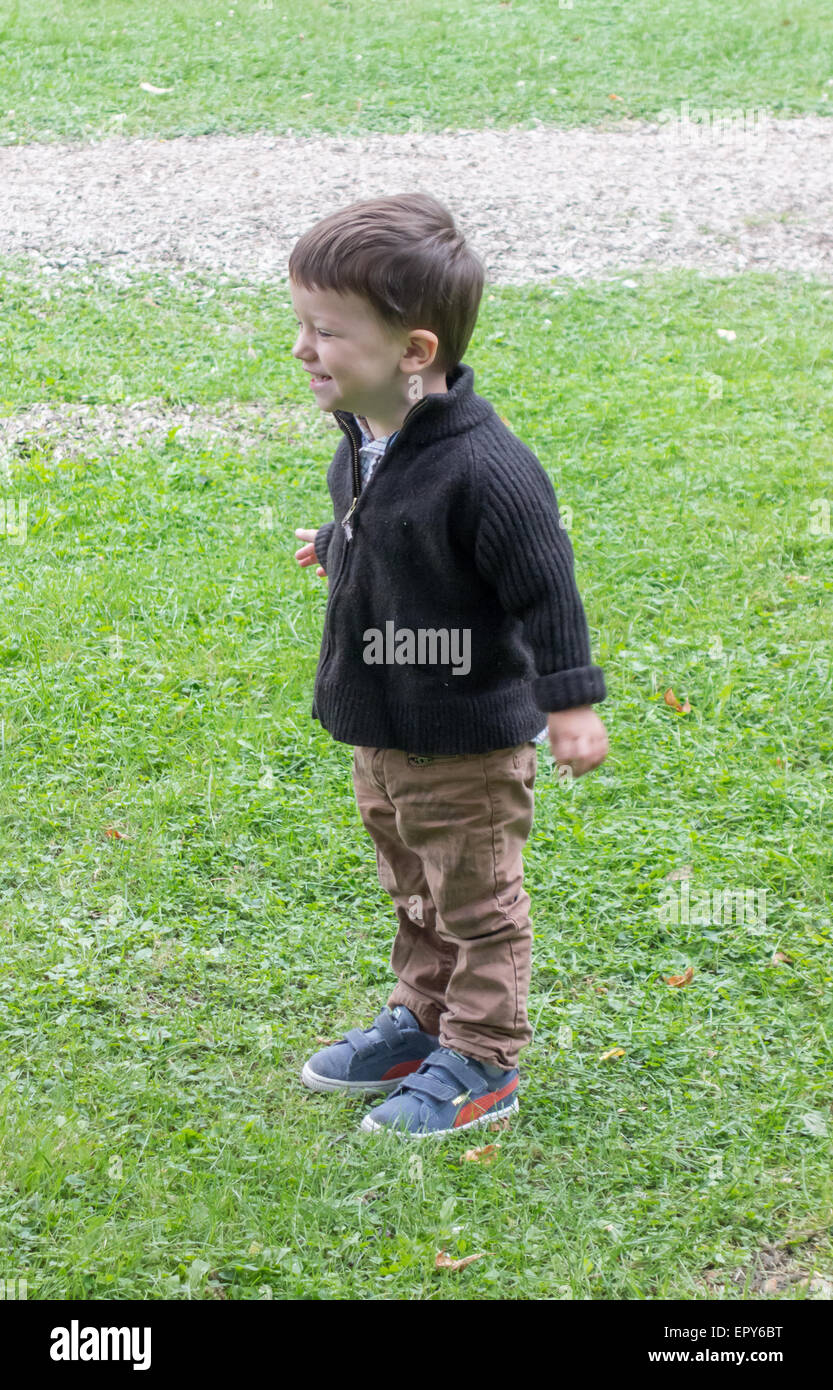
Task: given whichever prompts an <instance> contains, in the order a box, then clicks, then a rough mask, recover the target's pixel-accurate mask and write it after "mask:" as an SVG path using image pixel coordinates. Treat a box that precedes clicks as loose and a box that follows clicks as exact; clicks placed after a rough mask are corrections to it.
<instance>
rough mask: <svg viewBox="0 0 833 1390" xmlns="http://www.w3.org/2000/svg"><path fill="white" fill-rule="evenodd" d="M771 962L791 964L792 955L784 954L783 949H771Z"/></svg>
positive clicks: (774, 963)
mask: <svg viewBox="0 0 833 1390" xmlns="http://www.w3.org/2000/svg"><path fill="white" fill-rule="evenodd" d="M772 964H773V965H792V956H788V955H786V954H785V952H784V951H773V953H772Z"/></svg>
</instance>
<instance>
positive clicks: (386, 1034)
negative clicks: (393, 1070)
mask: <svg viewBox="0 0 833 1390" xmlns="http://www.w3.org/2000/svg"><path fill="white" fill-rule="evenodd" d="M373 1027H374V1028H378V1029H379V1032H380V1033H381V1034H382V1037H383V1038H384V1040H385V1042H386V1043H387V1045H388V1047H390V1048H394V1047H401V1046H402V1035H401V1033H400V1032H399V1029H398V1028H397V1026H396V1023H395V1021H394V1019H393V1018H392V1016H391V1015H390V1014H389V1013H388V1011H387V1009H383V1010H382V1012H381V1013H380V1014H377V1015H376V1017H375V1018H374V1020H373Z"/></svg>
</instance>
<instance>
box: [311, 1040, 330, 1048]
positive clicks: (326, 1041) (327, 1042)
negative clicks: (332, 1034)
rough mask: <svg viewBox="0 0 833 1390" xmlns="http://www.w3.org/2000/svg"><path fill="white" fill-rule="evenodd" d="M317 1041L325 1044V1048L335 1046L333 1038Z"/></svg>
mask: <svg viewBox="0 0 833 1390" xmlns="http://www.w3.org/2000/svg"><path fill="white" fill-rule="evenodd" d="M315 1041H316V1042H320V1043H323V1044H324V1046H325V1047H332V1045H333V1040H332V1038H316V1039H315Z"/></svg>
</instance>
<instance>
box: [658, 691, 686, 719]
mask: <svg viewBox="0 0 833 1390" xmlns="http://www.w3.org/2000/svg"><path fill="white" fill-rule="evenodd" d="M664 699H665V703H666V704H667V705H670V706H671V708H672V709H675V710H677V712H678V713H679V714H688V713H689V711H690V710H691V705H690V704H689V703H688V698H686V702H685V704H684V705H681V704H680V702H679V700H678V699H677V697H676V695H675V694H674V691H673V690H666V692H665V696H664Z"/></svg>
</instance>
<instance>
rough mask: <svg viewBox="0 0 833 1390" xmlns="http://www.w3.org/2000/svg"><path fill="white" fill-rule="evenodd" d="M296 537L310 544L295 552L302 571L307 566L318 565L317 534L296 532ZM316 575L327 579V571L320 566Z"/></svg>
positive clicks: (313, 532)
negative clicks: (314, 543)
mask: <svg viewBox="0 0 833 1390" xmlns="http://www.w3.org/2000/svg"><path fill="white" fill-rule="evenodd" d="M295 535H296V536H297V537H298V539H299V540H301V541H308V542H309V544H308V545H302V546H301V549H300V550H296V551H295V559H296V560H297V561H298V564H299V565H300V566H301V569H303V568H304V566H305V565H314V564H315V563H316V555H315V546H314V545H313V541H314V540H315V536H316V532H315V531H296V532H295ZM315 573H316V574H318V575H320V576H321V578H322V579H327V571H326V570H325V569H322V568H321V566H320V565H319V566H318V568H317V570H316V571H315ZM327 583H329V580H327Z"/></svg>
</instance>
